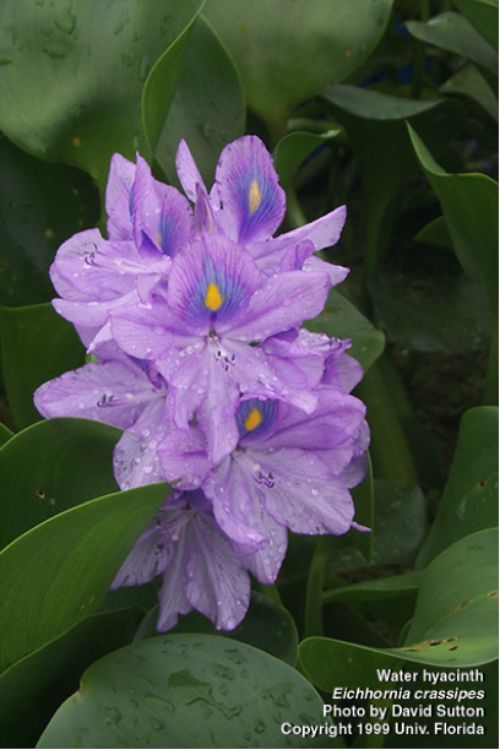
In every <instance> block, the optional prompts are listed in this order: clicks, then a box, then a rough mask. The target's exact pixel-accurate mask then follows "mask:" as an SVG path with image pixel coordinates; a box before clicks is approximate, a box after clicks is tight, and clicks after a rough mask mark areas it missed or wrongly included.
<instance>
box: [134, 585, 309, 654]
mask: <svg viewBox="0 0 500 750" xmlns="http://www.w3.org/2000/svg"><path fill="white" fill-rule="evenodd" d="M157 620H158V606H155V607H154V608H153V609H152V610H150V611H149V612H148V613H147V615H146V616H145V618H144V620H143V622H142V623H141V625H140V627H139V629H138V631H137V634H136V636H135V638H134V640H142V639H143V638H149V637H151V636H154V635H157V632H156V623H157ZM172 632H173V633H211V634H212V635H217V633H218V631H217V630H216V629H215V627H214V624H213V623H212V622H211V621H210V620H208V619H207V618H206V617H204V616H203V615H201V614H199V612H190V613H189V614H188V615H186V616H185V617H181V618H179V622H178V623H177V625H176V626H175V628H174V629H173V631H172ZM226 635H227V637H228V638H234V639H235V640H237V641H242V642H243V643H248V644H249V645H250V646H255V648H259V649H260V650H261V651H266V652H267V653H268V654H271V655H272V656H276V657H277V658H278V659H282V660H283V661H285V662H287V663H288V664H290V665H291V666H292V667H293V666H295V663H296V661H297V629H296V627H295V623H294V621H293V619H292V617H291V616H290V614H289V613H288V612H287V610H286V609H285V608H284V607H281V606H280V605H278V604H276V603H275V602H272V601H271V600H270V599H269V598H268V597H267V596H264V595H263V594H259V593H258V592H255V591H254V592H252V595H251V599H250V607H249V609H248V612H247V613H246V615H245V619H244V620H243V622H242V623H241V625H238V627H237V628H235V629H234V630H231V631H229V632H228V633H226Z"/></svg>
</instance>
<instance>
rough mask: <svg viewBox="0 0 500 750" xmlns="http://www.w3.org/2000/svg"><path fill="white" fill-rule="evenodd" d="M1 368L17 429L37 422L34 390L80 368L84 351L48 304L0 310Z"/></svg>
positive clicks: (37, 414) (70, 327)
mask: <svg viewBox="0 0 500 750" xmlns="http://www.w3.org/2000/svg"><path fill="white" fill-rule="evenodd" d="M0 334H1V352H2V367H3V374H4V382H5V390H6V392H7V398H8V400H9V406H10V409H11V412H12V416H13V418H14V422H15V423H16V425H17V427H19V428H23V427H27V426H28V425H30V424H32V423H33V422H38V421H39V420H40V415H39V413H38V412H37V410H36V409H35V406H34V404H33V393H34V391H35V389H36V388H37V387H38V386H39V385H41V384H42V383H45V382H46V381H47V380H51V379H52V378H55V377H56V376H57V375H61V373H63V372H65V371H66V370H73V369H74V368H76V367H80V365H82V364H83V362H84V359H85V350H84V348H83V346H82V344H81V343H80V340H79V338H78V336H77V335H76V333H75V329H74V328H73V326H72V325H71V323H68V322H67V321H66V320H63V318H60V317H59V315H57V313H56V312H55V310H54V309H53V307H52V306H51V305H50V304H48V303H47V304H41V305H30V306H29V307H12V308H9V307H0Z"/></svg>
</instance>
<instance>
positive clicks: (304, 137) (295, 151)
mask: <svg viewBox="0 0 500 750" xmlns="http://www.w3.org/2000/svg"><path fill="white" fill-rule="evenodd" d="M340 132H341V131H340V130H339V129H333V130H329V131H327V132H326V133H308V132H306V131H301V130H297V131H295V132H293V133H288V134H287V135H285V136H283V138H282V139H281V140H280V141H279V143H278V144H277V145H276V148H275V149H274V166H275V168H276V171H277V173H278V176H279V179H280V183H281V184H282V185H283V186H284V187H287V186H288V185H290V184H291V183H292V182H293V179H294V177H295V174H296V172H297V171H298V169H299V167H300V165H301V164H302V163H303V162H304V160H305V159H307V157H308V156H310V154H312V152H313V151H315V150H316V149H318V148H321V146H324V145H325V144H326V143H329V142H330V141H332V140H334V139H335V138H336V137H337V136H338V135H339V133H340Z"/></svg>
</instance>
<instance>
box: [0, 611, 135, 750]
mask: <svg viewBox="0 0 500 750" xmlns="http://www.w3.org/2000/svg"><path fill="white" fill-rule="evenodd" d="M140 617H141V612H140V610H138V609H126V610H121V611H117V612H104V613H99V614H95V615H91V616H90V617H87V618H85V620H82V622H80V623H78V625H75V627H74V628H72V629H71V630H69V631H68V632H67V633H65V634H64V635H62V636H61V637H60V638H56V640H54V641H52V642H51V643H48V644H47V645H46V646H43V647H42V648H40V649H39V650H38V651H35V652H34V653H33V654H30V655H29V656H26V657H25V658H24V659H21V660H20V661H18V662H16V663H15V664H13V665H12V666H11V667H10V668H9V669H7V670H6V671H5V672H4V673H3V674H2V675H1V676H0V725H1V727H2V740H1V742H2V746H3V747H7V746H9V747H34V746H35V745H36V742H37V740H38V738H39V736H40V734H41V733H42V731H43V729H44V728H45V727H46V726H47V724H48V722H49V720H50V718H51V717H52V715H53V714H54V712H55V710H56V709H57V708H58V707H59V706H60V704H61V703H62V701H64V700H65V699H66V698H67V697H68V696H69V695H71V694H72V693H74V691H75V690H76V689H77V688H78V683H79V680H80V677H81V675H82V672H83V671H84V670H85V669H87V667H89V666H90V665H91V664H92V663H93V662H94V661H96V660H97V659H100V657H101V656H104V655H105V654H107V653H108V652H110V651H114V650H115V649H117V648H121V647H122V646H125V645H126V644H127V643H130V642H131V640H132V637H133V635H134V630H135V628H136V627H137V623H138V620H139V619H140ZM28 716H29V721H27V720H26V717H28Z"/></svg>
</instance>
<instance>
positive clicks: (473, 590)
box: [403, 529, 498, 665]
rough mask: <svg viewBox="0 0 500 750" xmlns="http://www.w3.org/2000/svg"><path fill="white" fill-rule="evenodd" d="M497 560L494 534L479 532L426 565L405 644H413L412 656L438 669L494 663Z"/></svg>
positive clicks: (459, 542)
mask: <svg viewBox="0 0 500 750" xmlns="http://www.w3.org/2000/svg"><path fill="white" fill-rule="evenodd" d="M497 559H498V529H483V530H482V531H477V532H476V533H474V534H469V536H466V537H464V538H463V539H459V541H457V542H455V543H454V544H452V545H451V546H450V547H448V548H447V549H445V550H444V552H441V554H440V555H438V556H437V557H435V558H434V560H432V562H430V563H429V565H428V566H427V567H426V569H425V572H424V575H423V577H422V585H421V587H420V591H419V594H418V598H417V606H416V609H415V617H414V618H413V622H412V624H411V627H410V630H409V632H408V636H407V639H406V644H407V645H408V646H411V645H412V644H414V643H417V644H418V645H417V648H420V651H418V652H414V653H419V654H420V653H421V654H423V655H425V658H426V660H427V661H432V662H434V663H438V664H447V663H450V664H453V663H456V664H471V665H472V664H486V663H487V662H489V661H494V660H495V659H497V658H498V624H497V609H498V606H497V605H498V575H497ZM436 640H438V641H440V643H434V641H436ZM420 642H421V643H420ZM450 644H452V645H450ZM406 648H407V646H405V647H403V650H405V649H406Z"/></svg>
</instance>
